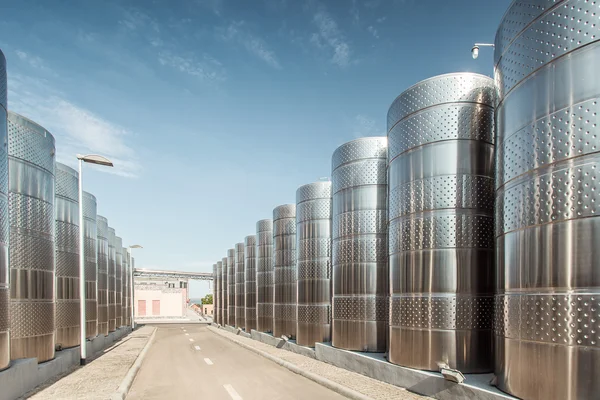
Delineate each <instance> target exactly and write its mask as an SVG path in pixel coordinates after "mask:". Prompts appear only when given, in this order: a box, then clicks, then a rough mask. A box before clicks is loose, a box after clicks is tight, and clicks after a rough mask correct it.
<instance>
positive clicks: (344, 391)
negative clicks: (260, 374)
mask: <svg viewBox="0 0 600 400" xmlns="http://www.w3.org/2000/svg"><path fill="white" fill-rule="evenodd" d="M207 328H208V330H209V331H211V332H213V333H215V334H217V335H219V336H221V337H223V338H225V339H227V340H229V341H232V342H233V343H235V344H237V345H239V346H241V347H243V348H245V349H247V350H250V351H252V352H254V353H256V354H258V355H260V356H262V357H264V358H266V359H268V360H271V361H273V362H274V363H276V364H279V365H281V366H282V367H284V368H287V369H289V370H290V371H292V372H293V373H296V374H298V375H301V376H303V377H305V378H307V379H310V380H311V381H313V382H316V383H318V384H319V385H321V386H324V387H326V388H327V389H330V390H333V391H334V392H336V393H338V394H341V395H342V396H345V397H347V398H349V399H352V400H373V399H372V398H371V397H368V396H365V395H364V394H362V393H359V392H357V391H355V390H352V389H349V388H347V387H346V386H343V385H340V384H339V383H336V382H333V381H331V380H329V379H327V378H323V377H322V376H319V375H317V374H314V373H312V372H308V371H305V370H303V369H302V368H300V367H298V366H297V365H294V364H292V363H290V362H288V361H285V360H282V359H281V358H279V357H275V356H273V355H271V354H269V353H267V352H264V351H262V350H259V349H257V348H255V347H252V346H249V345H247V344H246V343H242V342H240V341H238V340H235V339H234V338H232V337H229V336H228V335H221V334H220V333H219V332H218V329H217V328H214V327H212V326H208V327H207Z"/></svg>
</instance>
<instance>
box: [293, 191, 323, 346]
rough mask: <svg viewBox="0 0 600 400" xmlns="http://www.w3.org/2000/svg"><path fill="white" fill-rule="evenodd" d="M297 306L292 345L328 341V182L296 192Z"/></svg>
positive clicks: (307, 344) (308, 344)
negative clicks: (294, 339) (294, 341)
mask: <svg viewBox="0 0 600 400" xmlns="http://www.w3.org/2000/svg"><path fill="white" fill-rule="evenodd" d="M296 250H297V252H298V260H297V264H298V305H297V307H298V308H297V313H298V315H297V318H298V321H297V328H296V335H297V337H296V342H297V343H298V344H299V345H301V346H309V347H314V346H315V343H317V342H330V341H331V182H315V183H309V184H308V185H304V186H300V187H299V188H298V190H297V191H296Z"/></svg>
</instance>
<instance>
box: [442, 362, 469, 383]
mask: <svg viewBox="0 0 600 400" xmlns="http://www.w3.org/2000/svg"><path fill="white" fill-rule="evenodd" d="M438 366H439V367H440V372H441V373H442V375H443V376H444V379H446V380H447V381H451V382H456V383H463V382H464V381H465V376H464V375H463V374H462V372H460V371H459V370H457V369H453V368H450V367H449V366H448V364H445V363H438Z"/></svg>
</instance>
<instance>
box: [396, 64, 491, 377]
mask: <svg viewBox="0 0 600 400" xmlns="http://www.w3.org/2000/svg"><path fill="white" fill-rule="evenodd" d="M495 90H496V89H495V87H494V81H493V80H492V79H491V78H488V77H486V76H482V75H477V74H472V73H455V74H447V75H440V76H436V77H433V78H430V79H427V80H425V81H422V82H419V83H418V84H416V85H414V86H412V87H411V88H409V89H407V90H406V91H405V92H403V93H402V94H401V95H400V96H398V98H397V99H396V100H395V101H394V102H393V103H392V105H391V107H390V110H389V112H388V124H389V125H388V141H389V146H390V147H389V153H388V158H389V168H388V173H389V175H388V179H389V181H388V189H389V211H388V214H389V232H388V234H389V257H390V260H389V263H390V264H389V265H390V280H391V282H390V283H391V285H390V290H391V293H390V295H391V298H390V343H389V360H390V362H392V363H395V364H400V365H404V366H407V367H412V368H418V369H425V370H432V371H438V370H439V363H441V362H443V363H446V364H447V365H449V366H450V367H451V368H455V369H458V370H460V371H461V372H463V373H484V372H489V371H491V370H492V363H493V358H492V330H491V328H492V324H491V322H492V312H491V310H492V303H493V269H494V253H493V249H494V244H493V242H494V218H493V215H494V192H493V187H494V106H495V99H496V97H495Z"/></svg>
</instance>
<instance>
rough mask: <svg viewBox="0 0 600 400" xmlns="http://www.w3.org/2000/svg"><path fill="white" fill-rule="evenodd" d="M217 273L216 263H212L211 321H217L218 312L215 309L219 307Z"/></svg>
mask: <svg viewBox="0 0 600 400" xmlns="http://www.w3.org/2000/svg"><path fill="white" fill-rule="evenodd" d="M218 276H219V275H218V273H217V264H213V282H212V283H213V285H212V287H213V322H215V323H218V322H219V321H218V318H217V315H218V314H219V313H218V312H217V310H218V309H219V305H218V301H219V284H218V280H219V278H218Z"/></svg>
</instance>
